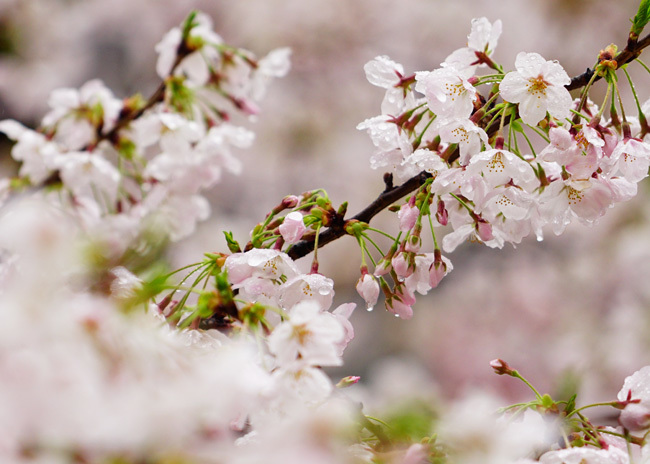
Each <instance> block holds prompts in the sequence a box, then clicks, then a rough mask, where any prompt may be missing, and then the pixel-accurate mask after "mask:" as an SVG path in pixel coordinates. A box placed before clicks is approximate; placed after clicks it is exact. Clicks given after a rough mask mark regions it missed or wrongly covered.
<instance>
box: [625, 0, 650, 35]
mask: <svg viewBox="0 0 650 464" xmlns="http://www.w3.org/2000/svg"><path fill="white" fill-rule="evenodd" d="M648 21H650V0H641V3H640V4H639V10H638V11H637V12H636V16H634V19H633V20H632V29H631V30H630V35H634V36H635V37H639V35H640V34H641V32H642V31H643V28H644V27H645V26H646V24H648Z"/></svg>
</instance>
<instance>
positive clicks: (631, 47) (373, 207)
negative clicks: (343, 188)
mask: <svg viewBox="0 0 650 464" xmlns="http://www.w3.org/2000/svg"><path fill="white" fill-rule="evenodd" d="M648 46H650V34H648V35H646V36H645V37H644V38H643V39H641V40H639V41H633V40H630V41H628V43H627V45H626V47H625V48H624V49H623V50H622V51H621V52H619V53H618V54H617V55H616V56H615V57H614V59H615V60H616V63H617V68H620V67H621V66H623V65H624V64H627V63H630V62H631V61H634V60H635V59H637V58H638V57H639V55H641V52H642V51H643V49H645V48H646V47H648ZM593 74H594V70H593V69H591V68H587V70H586V71H585V72H584V73H582V74H580V75H579V76H575V77H573V78H572V79H571V83H569V84H568V85H567V86H566V88H567V90H575V89H579V88H581V87H584V86H585V85H587V83H588V82H589V81H590V80H591V78H592V76H593ZM600 78H601V77H600V76H596V79H595V80H594V81H597V80H599V79H600ZM496 127H498V125H497V124H496V122H495V124H493V127H491V128H488V132H494V131H495V129H496ZM490 129H492V130H491V131H490ZM456 151H458V150H456ZM454 155H456V156H454ZM455 157H457V153H456V152H455V153H453V154H452V155H451V156H450V157H449V159H450V160H454V159H455ZM430 177H431V174H429V173H428V172H426V171H422V172H421V173H419V174H418V175H416V176H414V177H411V178H410V179H409V180H407V181H406V182H404V183H403V184H402V185H399V186H397V187H393V186H392V178H387V177H385V178H384V182H385V183H386V190H384V191H383V192H382V193H381V194H380V195H379V196H378V197H377V198H376V199H375V200H374V201H373V202H372V203H370V204H369V205H368V206H367V207H366V208H365V209H363V210H362V211H361V212H359V213H358V214H357V215H356V216H353V217H352V218H350V219H348V220H351V219H356V220H358V221H361V222H366V223H369V222H370V220H371V219H372V218H373V217H375V216H376V215H377V214H379V213H380V212H381V211H383V210H384V209H386V208H387V207H389V206H390V205H391V204H393V203H394V202H396V201H397V200H399V199H400V198H402V197H404V196H406V195H408V194H409V193H411V192H413V191H415V190H417V189H418V188H419V187H420V186H421V185H422V184H423V183H424V182H425V181H426V180H427V179H428V178H430ZM348 220H342V221H338V222H337V223H336V224H335V225H333V226H332V227H330V228H328V229H327V230H325V231H324V232H322V233H321V234H320V236H319V238H318V246H319V247H323V246H325V245H327V244H328V243H330V242H333V241H334V240H337V239H339V238H341V237H342V236H344V235H345V222H346V221H348ZM312 251H314V237H310V238H309V239H307V240H301V241H300V242H298V243H296V244H295V245H293V246H292V247H291V249H290V250H289V252H288V254H289V256H290V257H291V258H292V259H294V260H295V259H298V258H302V257H303V256H306V255H308V254H309V253H311V252H312Z"/></svg>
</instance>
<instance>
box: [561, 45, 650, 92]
mask: <svg viewBox="0 0 650 464" xmlns="http://www.w3.org/2000/svg"><path fill="white" fill-rule="evenodd" d="M648 46H650V34H648V35H646V36H645V37H644V38H643V39H641V40H639V41H631V42H628V44H627V46H626V47H625V48H624V49H623V50H621V51H620V52H619V53H618V54H617V55H616V56H615V57H614V60H616V63H617V68H618V69H620V67H621V66H623V65H624V64H627V63H630V62H631V61H634V60H636V59H637V58H638V57H639V55H640V54H641V52H642V51H643V49H644V48H646V47H648ZM593 75H594V70H593V69H592V68H587V70H586V71H585V72H583V73H582V74H580V75H579V76H575V77H574V78H572V79H571V83H570V84H569V85H567V86H566V88H567V90H575V89H579V88H581V87H584V86H585V85H587V83H588V82H589V80H590V79H591V77H592V76H593ZM599 79H601V77H600V76H596V79H595V80H594V82H595V81H597V80H599Z"/></svg>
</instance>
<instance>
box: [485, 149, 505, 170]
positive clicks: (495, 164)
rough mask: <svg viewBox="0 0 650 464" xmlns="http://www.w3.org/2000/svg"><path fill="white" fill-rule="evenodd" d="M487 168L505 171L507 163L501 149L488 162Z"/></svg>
mask: <svg viewBox="0 0 650 464" xmlns="http://www.w3.org/2000/svg"><path fill="white" fill-rule="evenodd" d="M487 168H488V170H490V171H491V172H503V171H504V170H505V169H506V164H505V163H504V162H503V153H501V152H500V151H498V152H496V153H495V155H494V156H493V157H492V159H491V160H490V161H489V162H488V164H487Z"/></svg>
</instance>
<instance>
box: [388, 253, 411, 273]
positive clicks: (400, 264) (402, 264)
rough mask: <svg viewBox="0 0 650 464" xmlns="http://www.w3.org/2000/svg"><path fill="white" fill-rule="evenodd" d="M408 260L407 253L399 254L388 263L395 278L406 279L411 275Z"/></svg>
mask: <svg viewBox="0 0 650 464" xmlns="http://www.w3.org/2000/svg"><path fill="white" fill-rule="evenodd" d="M408 258H409V253H405V252H399V253H397V254H396V255H395V256H393V259H391V261H390V262H391V264H392V265H393V270H394V271H395V273H396V274H397V277H399V278H401V279H406V278H407V277H408V276H410V275H411V274H413V269H412V268H411V266H410V265H409V261H408Z"/></svg>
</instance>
